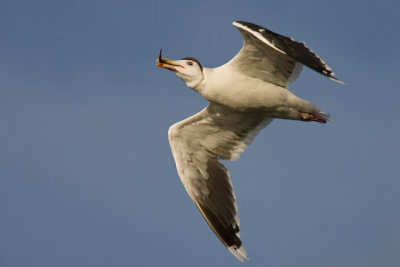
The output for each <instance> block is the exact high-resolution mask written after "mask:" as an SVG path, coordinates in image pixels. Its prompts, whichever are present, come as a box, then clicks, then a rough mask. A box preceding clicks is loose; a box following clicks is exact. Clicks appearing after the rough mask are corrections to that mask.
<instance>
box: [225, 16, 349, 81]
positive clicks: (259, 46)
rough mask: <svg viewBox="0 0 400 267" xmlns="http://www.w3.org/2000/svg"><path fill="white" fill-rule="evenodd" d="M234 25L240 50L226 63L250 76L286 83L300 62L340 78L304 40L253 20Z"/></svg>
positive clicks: (293, 74)
mask: <svg viewBox="0 0 400 267" xmlns="http://www.w3.org/2000/svg"><path fill="white" fill-rule="evenodd" d="M233 25H234V26H235V27H236V28H237V29H238V30H239V31H240V33H241V34H242V36H243V39H244V44H243V47H242V49H241V50H240V51H239V53H238V54H237V55H236V56H235V57H234V58H232V59H231V60H230V61H229V62H228V63H227V64H226V65H227V66H228V67H229V68H232V69H234V70H237V71H240V72H241V73H244V74H246V75H248V76H250V77H254V78H259V79H262V80H264V81H266V82H270V83H274V84H277V85H279V86H282V87H287V85H288V83H289V82H291V81H293V80H295V79H296V78H297V77H298V75H299V74H300V72H301V69H302V66H303V65H306V66H307V67H309V68H311V69H313V70H315V71H317V72H319V73H321V74H323V75H325V76H326V77H328V78H330V79H332V80H334V81H337V82H340V83H341V81H340V80H338V79H337V78H336V77H335V74H334V73H333V71H332V69H331V68H329V67H328V65H326V64H325V62H324V61H323V60H322V59H321V58H320V57H319V56H317V55H316V54H315V53H314V52H313V51H312V50H310V49H309V48H308V47H307V46H306V45H305V43H300V42H297V41H295V40H294V39H292V38H288V37H286V36H282V35H280V34H277V33H274V32H272V31H270V30H268V29H265V28H263V27H260V26H258V25H256V24H253V23H249V22H242V21H235V22H233Z"/></svg>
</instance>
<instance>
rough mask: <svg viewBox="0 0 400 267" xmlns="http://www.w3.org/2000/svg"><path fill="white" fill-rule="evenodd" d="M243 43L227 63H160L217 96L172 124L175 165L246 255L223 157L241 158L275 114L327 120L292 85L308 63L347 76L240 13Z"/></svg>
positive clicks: (231, 244)
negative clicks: (219, 64) (200, 108)
mask: <svg viewBox="0 0 400 267" xmlns="http://www.w3.org/2000/svg"><path fill="white" fill-rule="evenodd" d="M233 25H234V26H235V27H236V28H237V29H238V30H239V32H240V33H241V34H242V36H243V39H244V44H243V47H242V49H241V50H240V51H239V53H238V54H237V55H236V56H235V57H234V58H232V59H231V60H230V61H229V62H228V63H226V64H224V65H222V66H220V67H217V68H206V67H203V66H202V65H201V64H200V62H199V61H198V60H197V59H195V58H191V57H186V58H183V59H181V60H170V59H166V58H163V57H161V51H162V50H160V54H159V56H158V59H157V62H158V63H157V65H158V66H159V67H162V68H166V69H169V70H171V71H173V72H174V73H175V74H176V75H178V76H179V77H180V78H181V79H182V80H183V81H184V82H185V83H186V86H188V87H189V88H192V89H193V90H195V91H196V92H198V93H199V94H200V95H201V96H202V97H203V98H205V99H207V100H208V101H209V102H210V103H209V105H208V106H207V107H206V108H204V109H203V110H202V111H200V112H199V113H197V114H195V115H193V116H191V117H189V118H187V119H185V120H183V121H180V122H178V123H175V124H174V125H172V126H171V127H170V128H169V130H168V138H169V142H170V145H171V150H172V154H173V156H174V159H175V163H176V168H177V171H178V174H179V177H180V178H181V180H182V183H183V185H184V187H185V189H186V191H187V193H188V194H189V196H190V198H191V199H192V200H193V202H194V203H195V204H196V206H197V208H198V209H199V210H200V212H201V214H202V215H203V217H204V219H205V220H206V221H207V223H208V225H209V226H210V227H211V229H212V230H213V231H214V233H215V234H216V235H217V237H218V238H219V239H220V240H221V241H222V243H223V244H224V245H225V246H226V247H227V248H228V249H229V251H230V252H231V253H232V254H233V255H234V256H235V257H236V258H237V259H239V260H240V261H242V262H243V261H244V259H248V256H247V253H246V251H245V249H244V247H243V246H242V242H241V241H240V239H239V237H240V235H239V217H238V214H237V205H236V200H235V193H234V191H233V187H232V182H231V180H230V176H229V172H228V170H227V169H226V167H225V166H224V165H223V164H222V163H221V160H231V161H233V160H237V159H238V158H239V156H240V154H241V153H242V152H243V151H244V149H245V148H246V147H247V146H248V145H249V144H250V143H251V141H252V140H253V139H254V138H255V137H256V135H257V134H258V132H259V131H260V130H261V129H262V128H264V127H265V126H267V125H268V124H269V123H270V122H271V121H272V120H273V119H274V118H279V119H290V120H299V121H316V122H320V123H325V122H326V121H327V120H329V115H328V114H326V113H324V112H322V111H321V110H320V109H319V108H317V107H316V106H315V105H314V104H312V103H311V102H309V101H306V100H303V99H301V98H299V97H297V96H296V95H294V94H293V93H291V92H290V91H289V90H288V84H289V83H290V82H292V81H293V80H295V79H296V78H297V77H298V76H299V74H300V72H301V69H302V66H303V65H305V66H307V67H309V68H311V69H313V70H314V71H317V72H319V73H321V74H322V75H324V76H326V77H328V78H330V79H332V80H334V81H337V82H339V83H342V82H341V81H340V80H338V79H337V78H336V77H335V75H334V73H333V71H332V69H331V68H329V67H328V66H327V65H326V64H325V62H324V61H323V60H322V59H321V58H320V57H318V56H317V55H316V54H315V53H314V52H313V51H311V50H310V49H309V48H307V46H306V45H305V44H304V43H299V42H297V41H295V40H294V39H292V38H288V37H285V36H282V35H279V34H277V33H274V32H272V31H270V30H267V29H265V28H263V27H260V26H258V25H255V24H252V23H248V22H242V21H235V22H233Z"/></svg>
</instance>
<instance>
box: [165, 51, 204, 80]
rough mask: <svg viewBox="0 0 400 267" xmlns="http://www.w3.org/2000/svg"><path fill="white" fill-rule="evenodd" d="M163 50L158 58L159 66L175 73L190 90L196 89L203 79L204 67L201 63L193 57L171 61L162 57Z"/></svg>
mask: <svg viewBox="0 0 400 267" xmlns="http://www.w3.org/2000/svg"><path fill="white" fill-rule="evenodd" d="M161 52H162V49H160V54H159V55H158V58H157V66H159V67H160V68H165V69H168V70H171V71H173V72H174V73H175V74H176V75H178V76H179V77H180V78H181V79H182V80H183V81H184V82H185V83H186V86H188V87H190V88H194V87H196V86H197V85H198V84H199V83H200V82H201V81H202V80H203V79H204V76H203V67H202V66H201V64H200V62H199V61H198V60H197V59H195V58H192V57H185V58H182V59H180V60H170V59H167V58H164V57H161Z"/></svg>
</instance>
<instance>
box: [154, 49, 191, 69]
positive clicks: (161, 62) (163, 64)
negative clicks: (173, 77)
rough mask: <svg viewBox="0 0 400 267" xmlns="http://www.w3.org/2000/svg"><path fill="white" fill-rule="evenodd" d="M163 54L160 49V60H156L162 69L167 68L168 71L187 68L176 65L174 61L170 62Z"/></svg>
mask: <svg viewBox="0 0 400 267" xmlns="http://www.w3.org/2000/svg"><path fill="white" fill-rule="evenodd" d="M161 53H162V49H160V54H158V58H157V60H156V62H157V66H159V67H160V68H166V69H170V70H175V67H180V68H185V67H184V66H182V65H180V64H178V63H176V62H175V61H173V60H170V59H168V58H165V57H161Z"/></svg>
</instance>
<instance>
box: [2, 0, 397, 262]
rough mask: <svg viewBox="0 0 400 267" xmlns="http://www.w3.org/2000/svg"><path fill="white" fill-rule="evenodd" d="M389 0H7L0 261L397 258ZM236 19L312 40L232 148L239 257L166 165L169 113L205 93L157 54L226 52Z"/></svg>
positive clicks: (181, 112)
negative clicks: (282, 109) (293, 100)
mask: <svg viewBox="0 0 400 267" xmlns="http://www.w3.org/2000/svg"><path fill="white" fill-rule="evenodd" d="M399 12H400V4H399V1H395V0H393V1H368V0H365V1H348V0H338V1H317V0H315V1H295V0H293V1H282V0H280V1H227V0H226V1H205V0H203V1H161V0H159V1H128V0H114V1H98V0H96V1H95V0H92V1H89V0H79V1H76V0H71V1H53V0H47V1H45V0H38V1H26V0H25V1H23V0H21V1H11V0H2V1H1V2H0V266H4V267H8V266H18V267H19V266H52V267H53V266H138V267H142V266H143V267H153V266H307V267H313V266H318V267H320V266H341V267H355V266H362V267H369V266H371V267H372V266H387V267H392V266H393V267H397V266H400V254H399V247H400V230H399V229H400V228H399V225H400V194H399V187H400V145H399V137H400V126H399V115H400V90H399V85H398V78H399V70H400V63H399V62H400V49H399V47H400V31H399V27H400V17H399ZM234 20H244V21H249V22H253V23H256V24H259V25H262V26H265V27H267V28H269V29H271V30H273V31H276V32H278V33H281V34H284V35H287V36H290V37H293V38H295V39H296V40H298V41H305V42H306V43H307V45H308V46H309V47H310V48H311V49H313V50H314V51H315V52H316V53H318V54H319V55H320V56H321V57H322V58H323V59H324V60H325V61H326V62H327V63H328V65H329V66H330V67H331V68H333V69H334V71H335V72H336V75H337V77H338V78H340V79H342V80H343V81H345V82H346V83H347V86H342V85H340V84H338V83H334V82H332V81H330V80H329V79H326V78H324V77H323V76H322V75H319V74H317V73H315V72H313V71H311V70H309V69H304V70H303V73H302V75H301V76H300V79H299V80H297V81H296V82H295V83H293V84H292V86H291V89H292V90H293V91H294V92H295V93H296V94H297V95H299V96H300V97H302V98H304V99H307V100H310V101H312V102H313V103H315V104H316V105H317V106H319V107H320V108H321V109H323V110H324V111H326V112H329V113H330V114H331V116H332V119H333V120H334V123H328V124H325V125H322V124H317V123H303V122H294V121H283V120H276V121H274V122H273V123H272V124H271V125H270V126H268V127H267V128H266V129H264V130H263V131H262V132H261V133H260V134H259V136H258V137H257V138H256V139H255V141H254V142H253V144H252V145H251V146H250V147H249V148H248V149H247V150H246V151H245V153H244V154H243V155H242V157H241V159H240V160H239V161H236V162H233V163H227V166H228V167H229V168H230V172H231V176H232V180H233V185H234V188H235V191H236V194H237V201H238V206H239V215H240V218H241V237H242V241H243V244H244V246H245V248H246V250H247V252H248V254H249V256H250V261H248V262H246V263H245V265H242V264H241V263H240V262H239V261H237V260H236V259H235V258H234V257H233V256H232V255H231V254H230V253H229V252H228V251H227V250H226V249H225V248H224V246H223V245H222V244H221V243H220V241H219V240H218V239H217V238H216V237H215V236H214V234H213V233H212V231H211V230H210V229H209V227H208V226H207V224H206V223H205V221H204V220H203V218H202V217H201V215H200V213H199V212H198V211H197V209H196V207H195V205H194V204H193V203H192V201H191V200H190V198H189V197H188V196H187V194H186V192H185V190H184V188H183V186H182V184H181V181H180V179H179V177H178V175H177V173H176V169H175V163H174V161H173V158H172V155H171V152H170V148H169V144H168V139H167V130H168V127H169V126H170V125H171V124H173V123H175V122H177V121H180V120H182V119H184V118H186V117H188V116H189V115H192V114H194V113H196V112H198V111H200V110H201V109H202V108H203V107H204V106H206V105H207V103H206V101H205V100H203V99H202V98H201V97H200V96H199V95H197V94H196V93H195V92H193V91H192V90H190V89H188V88H186V87H185V85H184V83H183V82H182V81H181V80H180V79H179V78H178V77H176V76H175V75H173V74H172V73H170V72H168V71H166V70H163V69H160V68H157V67H156V65H155V59H156V57H157V54H158V51H159V49H160V48H163V49H164V55H165V57H167V58H172V59H179V58H182V57H187V56H191V57H195V58H197V59H198V60H199V61H200V62H201V63H202V64H203V65H204V66H208V67H213V66H219V65H221V64H223V63H225V62H226V61H228V60H229V59H230V58H231V57H233V56H234V55H235V54H236V53H237V51H238V50H239V49H240V48H241V46H242V39H241V36H240V34H239V32H238V31H237V30H236V29H235V28H234V27H233V26H232V24H231V23H232V22H233V21H234Z"/></svg>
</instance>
